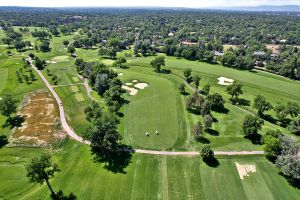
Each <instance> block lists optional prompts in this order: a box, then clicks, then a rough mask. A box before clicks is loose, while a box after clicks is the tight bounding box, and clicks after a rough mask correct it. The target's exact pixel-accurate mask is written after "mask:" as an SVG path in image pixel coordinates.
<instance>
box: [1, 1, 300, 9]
mask: <svg viewBox="0 0 300 200" xmlns="http://www.w3.org/2000/svg"><path fill="white" fill-rule="evenodd" d="M260 5H300V0H46V1H45V0H0V6H28V7H31V6H33V7H87V6H88V7H92V6H97V7H123V6H126V7H132V6H160V7H188V8H203V7H224V6H226V7H237V6H260Z"/></svg>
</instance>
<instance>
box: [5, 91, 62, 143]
mask: <svg viewBox="0 0 300 200" xmlns="http://www.w3.org/2000/svg"><path fill="white" fill-rule="evenodd" d="M18 114H19V115H20V116H23V117H24V120H25V121H24V122H23V123H22V126H21V127H19V128H16V129H14V130H13V134H12V136H11V138H10V145H11V146H48V145H49V144H50V143H53V142H56V141H58V140H61V139H63V138H64V137H65V134H64V132H63V131H62V130H61V127H60V120H59V110H58V105H57V103H56V101H55V100H54V99H53V97H52V96H51V95H50V94H49V93H48V92H46V91H38V92H32V93H30V94H29V95H28V96H27V97H25V99H24V100H23V103H22V107H21V109H20V111H19V113H18Z"/></svg>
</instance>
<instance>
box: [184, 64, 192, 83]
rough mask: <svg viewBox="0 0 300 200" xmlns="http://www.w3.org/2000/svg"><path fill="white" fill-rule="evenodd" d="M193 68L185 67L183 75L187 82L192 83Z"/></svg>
mask: <svg viewBox="0 0 300 200" xmlns="http://www.w3.org/2000/svg"><path fill="white" fill-rule="evenodd" d="M191 74H192V69H191V68H189V67H188V68H185V69H184V70H183V75H184V77H185V80H186V82H188V83H190V82H191V81H192V79H191Z"/></svg>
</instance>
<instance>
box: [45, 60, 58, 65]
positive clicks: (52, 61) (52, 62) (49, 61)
mask: <svg viewBox="0 0 300 200" xmlns="http://www.w3.org/2000/svg"><path fill="white" fill-rule="evenodd" d="M46 63H49V64H56V63H57V62H56V61H54V60H47V61H46Z"/></svg>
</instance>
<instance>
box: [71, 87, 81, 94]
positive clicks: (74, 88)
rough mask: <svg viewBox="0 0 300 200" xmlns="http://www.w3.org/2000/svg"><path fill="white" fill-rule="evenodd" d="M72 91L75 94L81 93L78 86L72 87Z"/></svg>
mask: <svg viewBox="0 0 300 200" xmlns="http://www.w3.org/2000/svg"><path fill="white" fill-rule="evenodd" d="M71 90H72V92H74V93H76V92H78V91H79V89H78V87H77V86H76V85H72V86H71Z"/></svg>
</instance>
